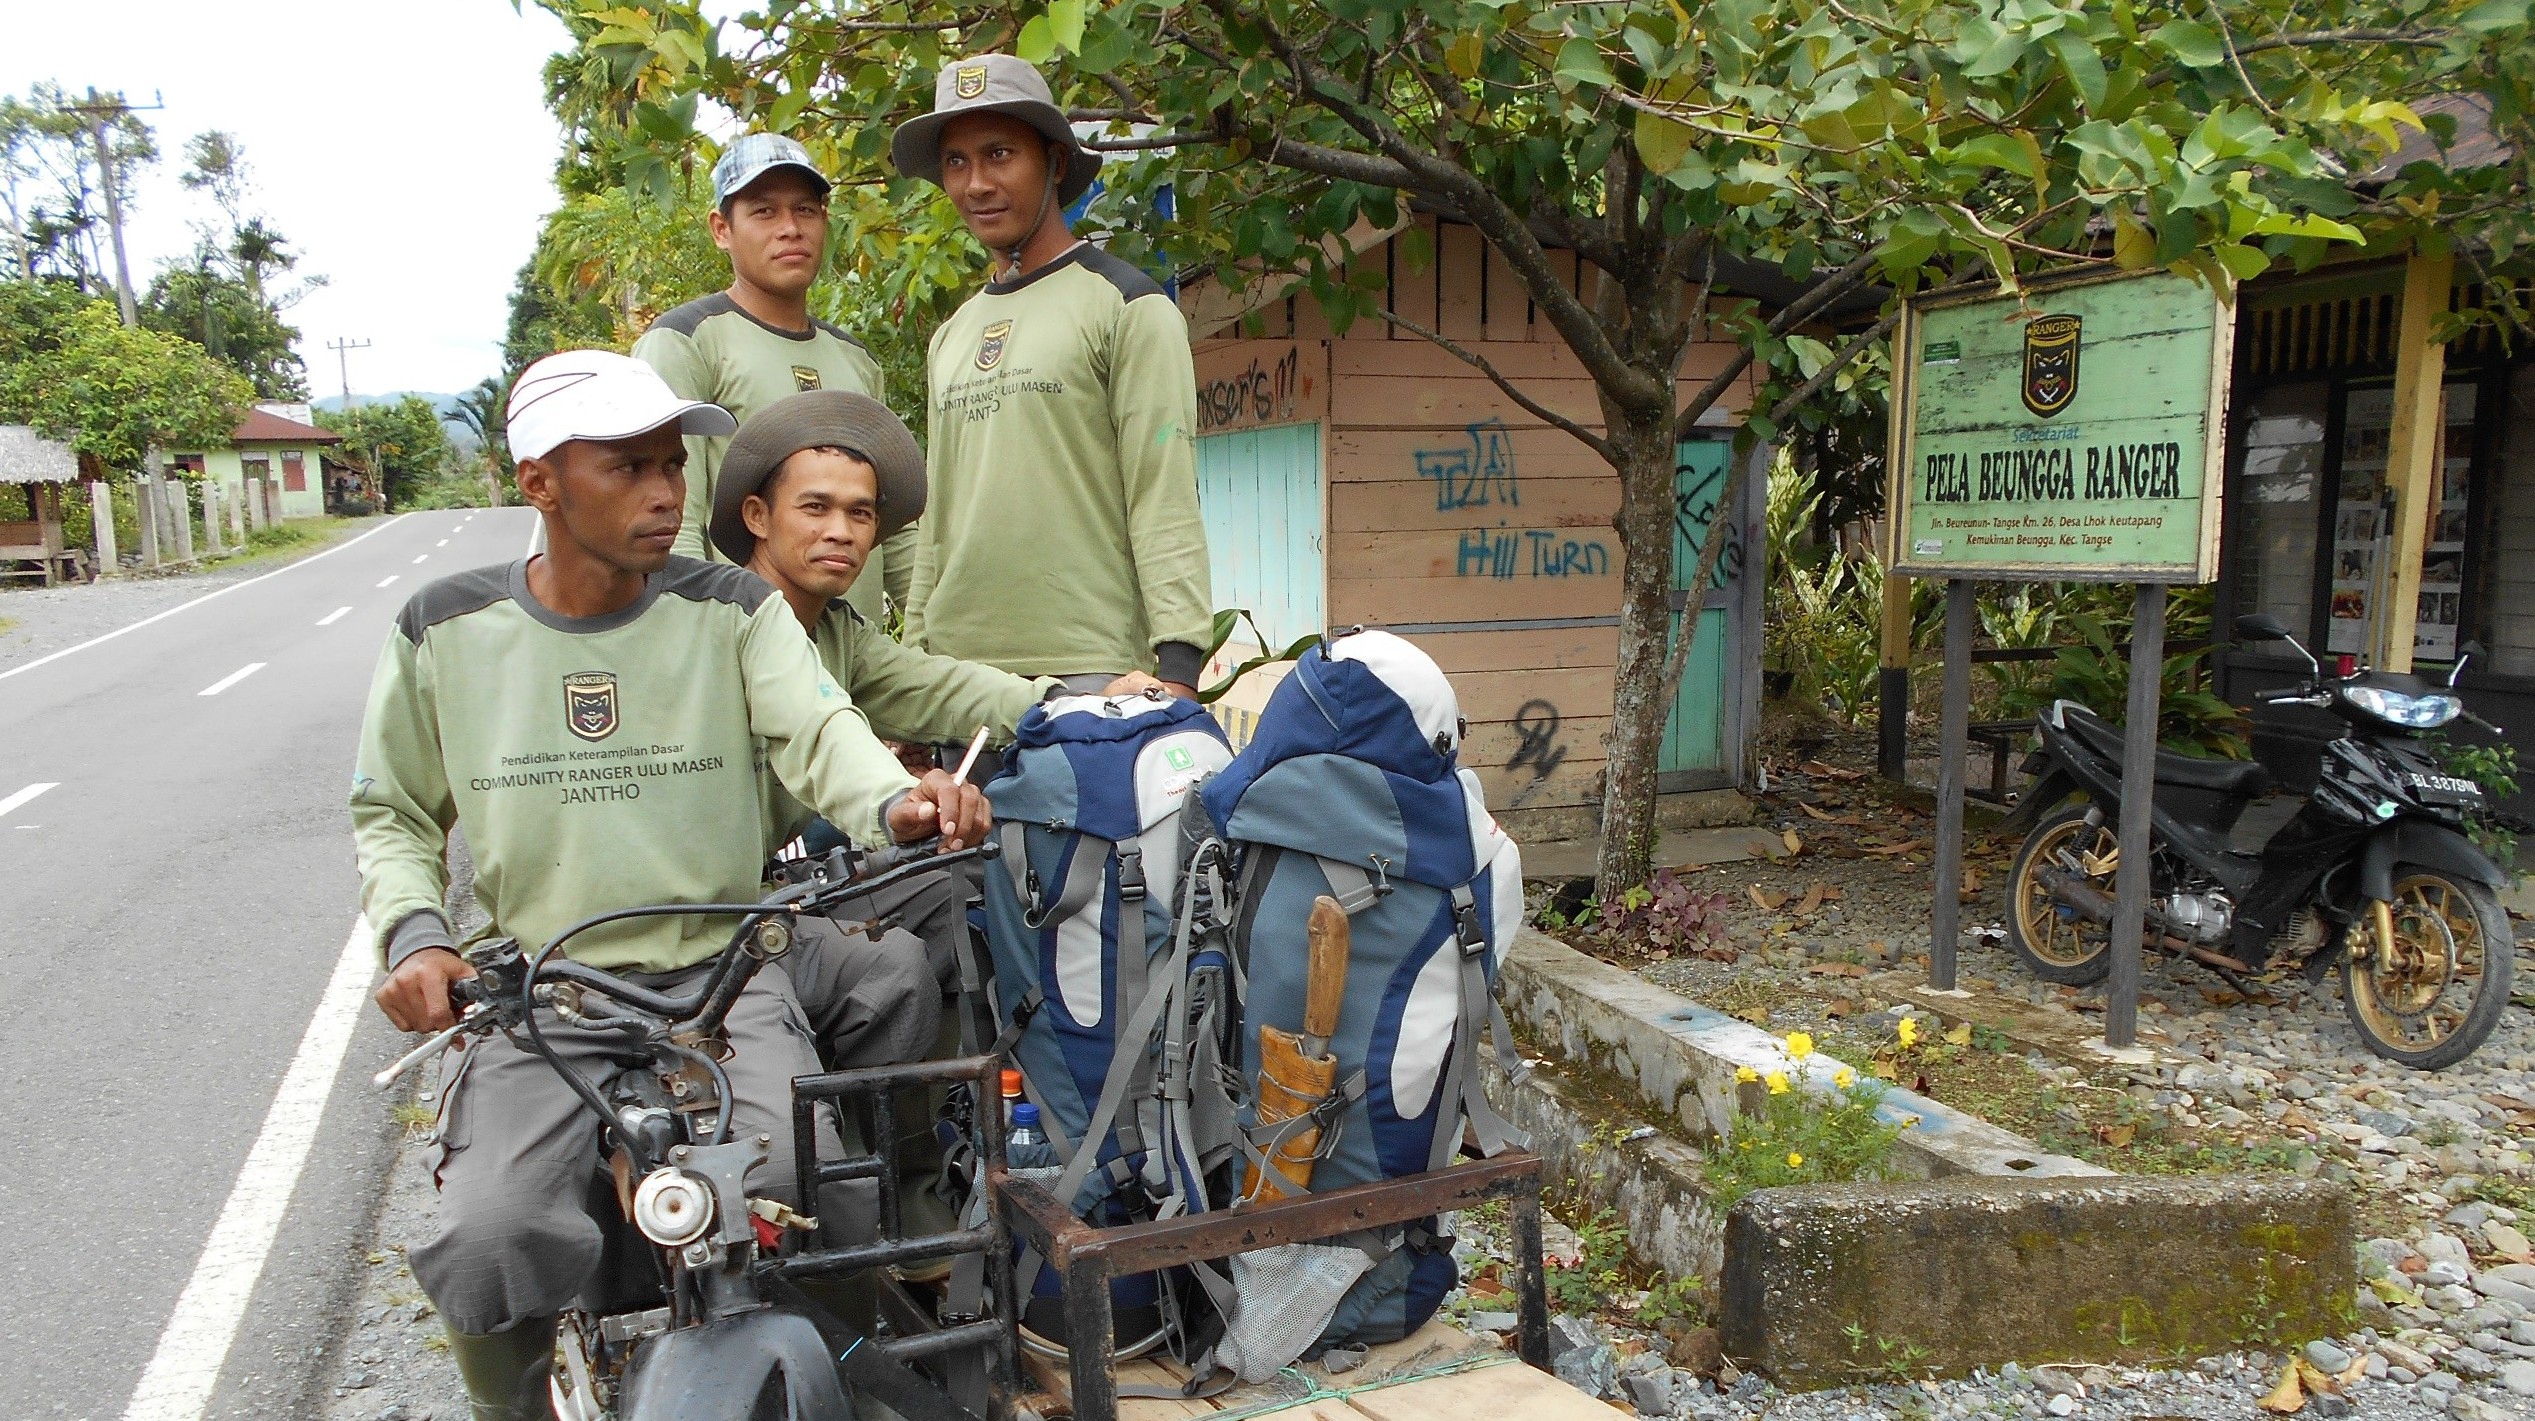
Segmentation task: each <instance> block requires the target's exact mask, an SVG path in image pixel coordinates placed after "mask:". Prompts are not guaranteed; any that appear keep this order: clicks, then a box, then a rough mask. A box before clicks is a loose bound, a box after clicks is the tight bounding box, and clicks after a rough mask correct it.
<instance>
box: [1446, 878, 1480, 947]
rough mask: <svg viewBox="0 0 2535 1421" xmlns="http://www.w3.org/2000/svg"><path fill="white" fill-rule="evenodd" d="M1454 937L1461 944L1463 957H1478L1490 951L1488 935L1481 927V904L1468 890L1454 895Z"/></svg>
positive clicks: (1456, 892)
mask: <svg viewBox="0 0 2535 1421" xmlns="http://www.w3.org/2000/svg"><path fill="white" fill-rule="evenodd" d="M1452 935H1453V939H1454V940H1455V941H1456V942H1458V943H1460V944H1461V955H1462V956H1463V957H1465V958H1467V957H1476V956H1478V955H1479V954H1480V953H1482V952H1485V951H1487V950H1488V935H1487V934H1486V933H1485V932H1484V931H1482V930H1481V929H1480V927H1479V902H1478V900H1477V899H1476V898H1474V897H1472V896H1471V895H1470V891H1469V890H1468V889H1466V888H1464V889H1456V890H1454V892H1453V895H1452Z"/></svg>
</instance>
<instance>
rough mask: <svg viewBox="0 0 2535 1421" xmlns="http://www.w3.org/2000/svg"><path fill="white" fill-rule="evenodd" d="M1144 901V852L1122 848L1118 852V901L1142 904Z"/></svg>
mask: <svg viewBox="0 0 2535 1421" xmlns="http://www.w3.org/2000/svg"><path fill="white" fill-rule="evenodd" d="M1144 899H1145V884H1144V851H1143V850H1142V849H1135V848H1126V847H1121V848H1120V849H1119V850H1118V901H1120V902H1122V903H1141V902H1143V901H1144Z"/></svg>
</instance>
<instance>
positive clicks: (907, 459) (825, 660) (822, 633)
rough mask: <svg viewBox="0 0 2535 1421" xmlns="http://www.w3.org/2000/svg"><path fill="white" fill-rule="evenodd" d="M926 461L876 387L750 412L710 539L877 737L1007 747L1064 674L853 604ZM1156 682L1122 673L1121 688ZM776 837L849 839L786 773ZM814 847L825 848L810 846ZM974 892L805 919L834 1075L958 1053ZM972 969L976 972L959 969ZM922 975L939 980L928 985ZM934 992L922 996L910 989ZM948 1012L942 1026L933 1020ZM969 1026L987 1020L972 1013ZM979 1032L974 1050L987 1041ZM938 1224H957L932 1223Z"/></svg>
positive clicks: (808, 1007)
mask: <svg viewBox="0 0 2535 1421" xmlns="http://www.w3.org/2000/svg"><path fill="white" fill-rule="evenodd" d="M924 504H925V480H924V454H923V451H921V450H919V449H918V448H916V443H915V437H914V436H913V435H911V434H909V433H908V432H907V427H906V425H905V424H903V423H901V422H900V421H899V419H898V417H897V416H896V415H894V414H892V413H890V412H889V409H888V407H887V406H885V405H883V404H881V403H880V402H879V401H878V400H875V399H872V398H871V397H869V396H867V395H857V394H850V393H847V392H846V391H843V390H811V391H806V392H804V393H801V394H797V395H788V396H785V397H784V398H783V399H780V400H777V401H775V402H774V403H773V404H770V405H768V406H766V407H765V408H764V409H761V410H759V411H758V412H757V413H755V414H753V415H751V416H749V417H748V420H747V422H746V423H744V424H742V425H741V426H740V428H739V432H738V433H737V434H736V435H734V436H733V437H732V439H731V441H730V445H729V447H728V449H726V450H725V451H724V453H723V456H722V477H721V481H720V483H719V484H718V485H717V486H716V487H715V488H714V490H713V509H712V520H711V522H710V524H709V525H708V527H707V529H706V533H707V536H709V537H710V538H711V539H712V543H713V546H714V548H715V549H716V550H717V551H719V552H720V553H721V555H722V556H723V557H725V558H727V559H729V560H730V561H731V562H733V563H736V564H738V565H740V566H742V567H745V568H747V569H748V570H749V571H751V572H754V573H755V574H757V575H758V576H759V577H761V578H764V579H765V580H766V581H767V582H768V583H770V584H771V585H772V586H773V587H774V589H775V590H776V591H777V592H779V593H781V594H782V595H783V597H784V600H785V601H787V602H789V603H790V604H791V606H792V610H793V612H794V614H795V615H796V616H798V617H799V618H800V619H801V625H802V626H803V627H804V628H806V629H807V630H808V632H809V634H810V640H811V641H812V643H814V644H815V645H816V646H817V647H818V653H819V661H820V663H821V664H822V665H823V666H825V667H826V669H827V672H828V674H829V675H830V676H832V677H834V678H835V680H836V682H837V684H838V685H841V686H843V687H844V688H845V693H846V695H847V696H849V697H851V698H852V700H853V702H854V705H855V706H856V708H858V709H859V710H861V711H862V713H863V715H864V717H865V718H866V719H868V720H869V721H870V722H871V724H872V726H873V728H874V731H875V733H877V734H879V735H881V736H884V737H887V738H890V739H895V740H904V741H911V742H914V743H917V744H947V743H962V742H965V741H967V740H968V739H969V738H970V737H971V736H972V735H974V734H975V733H976V731H977V728H978V727H979V726H984V727H986V728H987V731H988V738H989V739H990V740H993V741H995V742H997V743H1002V742H1005V741H1009V740H1010V739H1011V738H1012V732H1013V726H1014V725H1015V724H1016V723H1017V722H1018V721H1019V720H1020V719H1021V717H1022V715H1023V714H1024V713H1025V712H1027V711H1028V710H1029V709H1030V707H1031V705H1032V704H1033V703H1035V702H1036V701H1037V700H1038V699H1039V698H1040V697H1041V696H1042V695H1044V694H1046V693H1047V692H1049V691H1051V690H1054V689H1056V687H1057V683H1056V682H1055V681H1053V680H1039V681H1031V680H1027V679H1024V678H1022V677H1020V676H1015V675H1013V674H1012V673H1010V672H1008V671H998V670H996V669H995V668H994V667H991V666H987V665H983V664H980V663H977V662H971V661H957V660H953V659H952V658H950V657H947V656H935V655H931V654H929V653H926V652H922V651H918V650H916V649H915V648H913V647H910V646H904V645H901V644H899V643H898V642H895V641H892V640H891V639H890V638H889V636H888V635H887V634H886V633H884V632H882V631H881V630H880V629H879V628H878V627H875V626H873V625H872V624H871V623H870V622H868V621H866V620H865V619H864V617H863V614H862V613H861V612H860V611H858V610H857V609H856V608H855V607H854V606H853V605H852V604H851V603H850V602H848V601H847V600H846V593H847V592H848V591H850V590H851V589H852V587H853V586H854V583H855V580H856V579H857V578H858V577H859V576H860V575H861V573H862V571H863V569H864V567H865V566H866V564H867V561H868V559H869V557H870V554H871V550H872V549H873V547H875V546H876V545H877V544H879V543H881V542H883V541H885V540H887V539H888V537H889V536H890V535H891V534H893V533H895V532H897V531H898V530H899V529H901V528H904V527H907V526H909V525H910V524H912V523H914V522H915V520H916V517H917V515H919V514H921V513H922V512H923V511H924ZM1152 684H1154V683H1153V681H1152V680H1151V678H1149V677H1142V676H1137V677H1133V678H1128V679H1122V680H1121V681H1119V682H1118V683H1116V684H1114V685H1112V686H1110V687H1108V688H1107V689H1109V690H1110V691H1112V692H1113V693H1123V692H1128V691H1135V690H1140V689H1142V688H1143V687H1145V686H1149V685H1152ZM759 781H760V794H761V798H762V803H763V808H764V810H765V815H766V844H767V845H768V847H769V850H771V849H772V848H773V847H775V846H778V845H781V844H785V843H788V842H790V841H791V840H792V839H793V838H794V837H795V836H796V835H802V836H805V837H810V838H812V839H813V840H816V839H818V838H819V837H820V836H821V835H822V832H823V833H824V835H825V836H826V840H827V843H829V844H832V843H834V842H836V841H837V836H836V835H835V833H834V831H833V830H831V829H828V828H827V825H826V821H824V820H814V819H813V817H812V814H811V811H810V809H809V808H808V807H807V806H806V805H804V804H802V803H801V802H800V801H799V800H798V799H796V798H794V797H793V795H792V794H791V793H790V792H789V791H788V790H786V789H785V788H784V786H783V783H782V782H781V781H780V780H777V779H775V778H774V777H773V776H772V775H760V776H759ZM811 847H812V849H813V851H818V850H819V849H821V848H822V847H823V846H822V845H821V844H820V843H817V842H813V843H812V845H811ZM967 896H968V888H967V885H966V884H965V883H964V882H963V881H961V880H959V879H957V878H955V877H953V876H952V875H951V874H948V873H944V874H940V875H934V876H928V877H925V878H920V879H918V880H916V881H915V882H913V883H909V884H905V885H902V886H900V887H899V888H896V889H893V890H888V891H886V892H884V893H883V894H881V895H877V896H874V897H869V898H862V899H855V900H850V901H849V902H848V903H847V904H846V905H845V907H844V909H843V910H842V912H841V913H840V914H839V918H840V920H843V921H845V922H849V923H852V924H860V923H863V922H888V923H893V924H895V926H894V927H889V928H886V929H884V930H883V931H881V932H880V933H878V934H876V935H875V934H873V933H869V932H864V931H859V930H841V929H840V928H839V927H838V926H837V925H836V924H834V923H828V922H820V923H816V924H805V925H804V931H803V932H802V933H801V936H800V941H799V945H798V946H797V947H796V950H795V951H793V952H791V953H790V954H787V955H786V956H785V958H784V966H785V968H786V969H787V971H788V972H789V974H790V976H791V978H792V985H793V990H794V991H795V992H796V993H797V994H798V995H799V996H800V998H801V1005H802V1009H803V1012H804V1014H805V1015H806V1016H807V1017H808V1018H809V1024H810V1029H811V1033H812V1035H813V1036H814V1037H815V1038H816V1040H817V1042H818V1046H819V1053H820V1055H821V1057H822V1058H823V1059H825V1060H826V1062H827V1063H828V1065H829V1066H830V1067H831V1068H833V1069H842V1068H844V1067H848V1066H862V1065H881V1064H887V1063H890V1062H894V1061H902V1060H913V1059H916V1058H917V1057H919V1056H921V1055H924V1054H926V1053H928V1052H930V1053H933V1054H948V1052H949V1051H950V1050H952V1049H954V1048H957V1047H959V1046H961V1045H962V1041H961V1038H960V1025H961V1023H960V1022H959V1021H958V1019H957V1018H956V1017H955V1016H950V1017H946V1016H943V1015H941V1014H939V1013H938V1012H937V1009H936V1002H937V1001H938V1000H940V999H941V998H942V997H947V996H950V995H951V994H953V993H956V992H958V991H959V990H960V988H961V987H962V986H963V984H964V982H965V985H968V986H975V985H977V983H976V982H975V981H973V980H966V979H973V978H976V977H978V975H979V968H978V964H975V963H973V962H970V963H963V962H962V961H961V960H960V943H961V940H962V939H961V932H960V929H961V921H960V913H961V907H962V905H963V904H964V903H965V901H966V899H967ZM963 967H965V968H967V969H968V970H967V971H966V972H963V971H962V968H963ZM911 971H920V972H921V973H922V974H923V977H922V980H923V981H924V982H925V983H927V984H928V985H931V986H933V987H936V988H938V994H935V993H921V992H918V991H916V990H915V989H913V988H912V987H911V986H910V983H911V980H913V979H912V977H911ZM915 995H924V996H925V997H926V1000H923V1001H921V1002H918V1001H914V1000H911V999H910V998H911V997H912V996H915ZM937 1022H938V1023H939V1025H938V1026H937V1025H936V1023H937ZM968 1026H969V1029H970V1030H971V1032H972V1033H974V1032H976V1031H978V1030H980V1029H982V1028H981V1027H980V1026H979V1024H978V1023H974V1022H972V1023H968ZM982 1043H983V1038H979V1039H974V1040H971V1041H970V1042H968V1043H967V1044H968V1045H970V1046H972V1047H975V1048H977V1049H983V1044H982ZM909 1104H910V1107H911V1108H909V1109H906V1110H904V1111H902V1112H901V1113H900V1115H899V1116H898V1118H899V1119H900V1120H901V1121H903V1122H906V1126H907V1130H908V1138H907V1139H905V1140H903V1141H901V1142H900V1147H899V1151H898V1157H899V1159H900V1160H901V1161H903V1162H905V1164H906V1166H907V1168H908V1171H909V1176H910V1178H909V1183H910V1184H912V1185H913V1186H915V1187H914V1188H913V1189H910V1190H909V1191H908V1192H907V1196H906V1197H907V1198H908V1199H909V1201H910V1203H911V1205H913V1206H915V1207H918V1208H923V1207H925V1205H924V1204H923V1202H922V1201H924V1200H926V1199H928V1198H929V1195H928V1194H927V1193H926V1192H925V1186H927V1185H929V1184H930V1182H931V1175H932V1173H933V1171H932V1170H931V1169H930V1168H928V1167H927V1166H926V1164H925V1160H926V1157H927V1156H928V1155H930V1154H933V1153H934V1151H933V1150H932V1148H931V1146H932V1119H933V1113H932V1110H931V1108H930V1106H929V1104H927V1103H924V1102H910V1103H909ZM934 1222H936V1223H938V1224H939V1226H940V1227H942V1228H949V1227H951V1226H952V1225H953V1223H954V1221H953V1220H952V1219H950V1218H949V1217H948V1216H947V1215H944V1216H943V1217H942V1218H940V1219H938V1220H935V1221H934Z"/></svg>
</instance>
